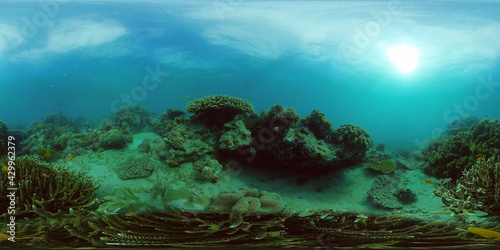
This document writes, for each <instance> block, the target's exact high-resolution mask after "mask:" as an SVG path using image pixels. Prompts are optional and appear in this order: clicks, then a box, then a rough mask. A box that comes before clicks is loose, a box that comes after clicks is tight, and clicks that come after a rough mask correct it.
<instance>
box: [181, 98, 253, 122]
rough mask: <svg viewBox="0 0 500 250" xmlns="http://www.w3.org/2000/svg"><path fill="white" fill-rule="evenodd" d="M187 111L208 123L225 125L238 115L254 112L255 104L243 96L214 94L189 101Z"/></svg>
mask: <svg viewBox="0 0 500 250" xmlns="http://www.w3.org/2000/svg"><path fill="white" fill-rule="evenodd" d="M186 111H187V112H189V113H194V114H195V115H196V116H197V117H198V118H200V119H201V120H204V121H205V122H207V123H213V124H217V125H219V126H220V125H223V124H224V123H226V122H228V121H231V120H232V119H233V118H234V117H235V116H236V115H239V114H243V113H249V112H253V105H252V104H251V103H249V102H247V101H245V100H243V99H241V98H237V97H231V96H227V95H213V96H207V97H205V98H199V99H196V100H194V101H192V102H189V103H188V104H187V106H186Z"/></svg>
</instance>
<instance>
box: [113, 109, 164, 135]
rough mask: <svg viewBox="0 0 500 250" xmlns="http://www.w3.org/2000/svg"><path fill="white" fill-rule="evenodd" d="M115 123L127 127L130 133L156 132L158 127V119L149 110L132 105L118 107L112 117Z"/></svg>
mask: <svg viewBox="0 0 500 250" xmlns="http://www.w3.org/2000/svg"><path fill="white" fill-rule="evenodd" d="M112 121H113V122H114V124H115V125H117V126H121V127H124V128H127V129H129V130H130V132H131V133H134V134H135V133H139V132H157V131H158V129H159V128H160V120H159V119H158V118H156V117H154V115H153V114H152V113H151V112H149V110H147V109H145V108H143V107H141V106H139V105H132V106H129V107H123V108H120V109H118V111H117V112H116V113H115V115H114V116H113V117H112Z"/></svg>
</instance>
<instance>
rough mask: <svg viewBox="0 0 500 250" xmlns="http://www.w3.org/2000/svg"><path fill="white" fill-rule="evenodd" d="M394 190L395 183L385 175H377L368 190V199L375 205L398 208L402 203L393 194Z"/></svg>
mask: <svg viewBox="0 0 500 250" xmlns="http://www.w3.org/2000/svg"><path fill="white" fill-rule="evenodd" d="M395 191H396V183H395V182H394V181H393V180H392V179H391V178H390V177H389V176H387V175H379V176H377V178H375V181H374V182H373V185H372V187H371V189H370V190H369V191H368V199H369V200H370V201H371V203H372V204H373V205H375V206H376V207H380V208H385V209H400V208H402V207H403V203H402V202H401V201H400V200H398V199H397V197H396V196H395V195H394V193H395Z"/></svg>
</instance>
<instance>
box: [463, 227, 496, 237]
mask: <svg viewBox="0 0 500 250" xmlns="http://www.w3.org/2000/svg"><path fill="white" fill-rule="evenodd" d="M467 230H468V231H469V232H471V233H473V234H477V235H479V236H481V237H485V238H500V233H499V232H495V231H492V230H488V229H484V228H480V227H468V228H467Z"/></svg>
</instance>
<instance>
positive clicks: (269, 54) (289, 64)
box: [0, 1, 500, 148]
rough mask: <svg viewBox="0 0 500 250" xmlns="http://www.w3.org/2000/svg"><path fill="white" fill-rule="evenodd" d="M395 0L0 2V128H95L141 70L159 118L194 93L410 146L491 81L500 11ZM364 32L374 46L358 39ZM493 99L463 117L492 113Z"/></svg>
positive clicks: (143, 101)
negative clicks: (410, 55)
mask: <svg viewBox="0 0 500 250" xmlns="http://www.w3.org/2000/svg"><path fill="white" fill-rule="evenodd" d="M393 4H394V5H395V6H397V10H394V11H393V12H394V13H391V12H390V8H389V7H388V6H389V5H388V3H387V2H378V1H377V2H354V3H346V2H300V1H292V2H284V1H261V2H254V1H251V2H247V1H245V2H234V3H229V2H228V3H225V2H223V1H222V2H220V3H219V4H215V3H212V2H203V1H199V2H197V3H195V4H187V3H182V2H179V1H166V2H162V1H147V2H146V3H134V2H131V1H121V2H112V1H103V2H100V1H94V2H92V3H84V2H70V3H68V2H61V3H55V1H46V2H44V5H40V4H38V3H33V2H29V1H25V2H23V3H13V2H4V3H2V20H3V21H2V26H1V27H2V30H3V33H4V35H3V37H2V40H0V41H1V43H0V44H1V47H0V49H1V50H0V53H1V56H2V58H3V60H2V62H1V67H0V75H1V77H2V82H3V83H2V91H1V93H0V98H1V99H2V101H3V103H4V104H3V105H2V110H1V114H2V119H4V120H5V121H6V122H7V123H8V124H10V126H14V127H20V128H21V127H23V126H26V125H27V124H29V122H31V121H36V120H39V119H40V118H42V117H44V116H46V115H47V114H49V113H54V112H59V111H61V112H63V113H64V114H66V115H68V116H71V117H84V118H85V119H86V121H88V122H91V123H96V122H98V121H100V120H101V119H103V118H105V117H109V116H110V115H112V114H113V111H112V109H111V108H110V105H111V103H112V102H113V101H114V100H115V99H119V98H120V96H121V95H122V94H125V95H130V93H131V91H132V89H133V88H134V86H137V85H140V84H141V82H142V80H143V78H144V77H145V76H147V75H148V71H147V70H146V69H145V68H146V67H151V68H154V69H156V67H159V70H160V72H168V76H167V77H162V79H161V80H163V81H162V82H160V83H159V84H158V86H157V87H156V88H155V89H154V90H148V91H146V92H145V93H143V92H141V93H139V92H138V95H139V94H144V95H146V96H145V97H140V98H137V100H139V101H135V100H132V101H133V102H134V103H139V104H140V105H141V106H144V107H146V108H148V109H150V110H151V111H153V112H155V113H157V114H160V113H161V112H163V111H164V110H165V108H166V107H170V108H177V109H182V108H184V107H185V105H186V103H187V102H188V101H190V100H193V98H197V97H200V95H201V94H204V95H209V94H227V95H231V96H238V97H241V98H244V99H247V98H248V97H249V96H250V97H251V102H252V103H253V104H254V105H255V107H257V109H259V108H260V107H263V108H265V109H268V108H269V107H270V106H271V105H273V104H277V103H279V104H282V105H284V106H286V107H290V106H291V107H294V108H295V109H297V111H298V112H299V113H300V114H301V115H307V114H309V112H310V111H311V110H313V109H319V110H320V111H322V112H324V113H325V114H326V117H327V118H328V119H330V120H331V121H332V122H333V124H334V126H339V125H341V124H344V123H352V124H357V125H359V126H361V127H363V128H365V129H366V130H368V131H369V133H370V134H371V135H372V138H374V139H375V140H376V141H379V142H382V143H386V144H387V145H388V146H394V147H408V148H416V147H417V145H415V140H418V141H426V140H427V139H431V136H433V131H434V130H435V129H439V128H445V126H446V124H447V123H449V121H445V120H444V119H443V114H444V113H445V112H446V110H448V109H450V108H453V105H454V104H461V105H463V103H464V100H465V99H466V98H467V97H468V96H471V95H472V96H474V89H475V87H476V86H478V85H480V82H479V80H478V77H486V78H487V77H488V76H490V75H491V76H492V77H493V78H492V79H493V81H494V82H495V81H496V82H498V81H500V80H498V77H499V76H498V72H497V67H498V54H499V52H500V48H499V46H498V43H497V42H496V41H498V30H499V29H500V27H499V24H498V18H496V17H495V13H496V10H497V9H496V8H497V7H498V4H497V3H495V2H491V1H483V2H480V3H470V2H467V1H456V2H455V1H449V2H448V1H446V2H441V3H431V2H427V1H426V2H413V1H400V2H398V1H396V2H394V3H393ZM42 6H45V7H42ZM372 13H375V15H372ZM376 13H382V14H380V15H381V18H382V19H377V18H376V15H377V14H376ZM383 13H391V14H390V16H389V17H386V16H384V15H383ZM383 17H386V18H385V19H384V18H383ZM371 22H375V23H377V25H378V26H370V25H368V24H369V23H371ZM372 24H373V23H372ZM367 25H368V26H367ZM384 25H385V26H384ZM366 27H368V31H367V30H366V29H365V28H366ZM373 27H375V28H373ZM376 27H379V28H376ZM370 29H371V30H370ZM360 31H361V32H362V33H364V34H365V35H364V36H367V35H372V37H373V38H371V37H369V39H368V41H367V42H366V44H365V43H356V41H357V40H355V39H356V38H358V40H359V41H361V40H362V39H360V38H359V37H361V36H362V35H360V33H359V32H360ZM377 31H378V32H377ZM367 32H368V33H367ZM397 44H409V45H411V46H414V47H415V48H416V49H417V50H418V52H419V54H420V59H419V63H418V67H417V68H416V69H415V71H413V72H411V73H410V74H406V75H403V74H400V73H399V72H397V70H395V68H394V67H393V65H391V63H390V62H389V61H388V58H387V56H386V55H385V49H386V48H388V47H390V46H391V45H397ZM353 46H354V47H353ZM345 48H355V50H354V49H353V51H354V52H353V53H352V56H351V55H349V56H345V55H344V54H345V52H344V51H343V50H345ZM351 57H352V59H351ZM496 88H498V86H496V87H495V89H496ZM497 95H498V91H495V92H491V95H490V96H489V97H488V98H486V99H485V100H480V101H479V104H478V105H476V106H477V108H476V107H475V106H474V109H473V110H470V111H467V110H466V112H467V113H469V114H472V115H475V116H477V117H481V116H485V115H488V116H490V117H491V116H493V115H494V114H496V113H497V110H495V107H497V106H498V97H496V96H497ZM186 96H190V97H189V98H186ZM472 104H473V103H472ZM19 114H22V115H19Z"/></svg>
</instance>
